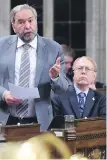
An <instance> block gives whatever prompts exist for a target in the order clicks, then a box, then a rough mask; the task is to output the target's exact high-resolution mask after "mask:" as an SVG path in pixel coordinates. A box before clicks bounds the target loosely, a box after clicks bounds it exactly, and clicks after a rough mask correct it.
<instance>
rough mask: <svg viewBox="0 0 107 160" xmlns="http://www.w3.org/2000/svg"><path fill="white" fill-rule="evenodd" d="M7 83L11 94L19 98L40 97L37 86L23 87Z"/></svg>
mask: <svg viewBox="0 0 107 160" xmlns="http://www.w3.org/2000/svg"><path fill="white" fill-rule="evenodd" d="M8 84H9V90H10V92H11V94H12V95H13V96H15V97H16V98H19V99H29V98H40V95H39V91H38V88H37V87H35V88H24V87H20V86H15V85H14V84H12V83H8Z"/></svg>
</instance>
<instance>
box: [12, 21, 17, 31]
mask: <svg viewBox="0 0 107 160" xmlns="http://www.w3.org/2000/svg"><path fill="white" fill-rule="evenodd" d="M12 28H13V31H14V32H15V33H16V30H15V24H14V23H12Z"/></svg>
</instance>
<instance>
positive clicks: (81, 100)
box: [78, 92, 86, 117]
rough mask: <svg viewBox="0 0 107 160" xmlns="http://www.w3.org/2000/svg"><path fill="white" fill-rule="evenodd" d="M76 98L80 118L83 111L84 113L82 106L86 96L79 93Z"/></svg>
mask: <svg viewBox="0 0 107 160" xmlns="http://www.w3.org/2000/svg"><path fill="white" fill-rule="evenodd" d="M78 97H79V110H80V116H81V117H82V115H83V111H84V106H85V103H84V98H85V97H86V94H85V93H83V92H81V93H79V94H78Z"/></svg>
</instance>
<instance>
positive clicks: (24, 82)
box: [16, 44, 30, 118]
mask: <svg viewBox="0 0 107 160" xmlns="http://www.w3.org/2000/svg"><path fill="white" fill-rule="evenodd" d="M23 48H24V52H23V53H22V55H21V65H20V73H19V86H21V87H29V80H30V58H29V52H28V50H29V48H30V45H27V44H25V45H23ZM16 113H17V116H18V117H21V118H23V117H25V116H26V115H27V114H28V100H24V101H23V102H22V103H21V104H19V105H18V106H17V107H16Z"/></svg>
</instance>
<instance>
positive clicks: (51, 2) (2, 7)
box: [0, 0, 107, 84]
mask: <svg viewBox="0 0 107 160" xmlns="http://www.w3.org/2000/svg"><path fill="white" fill-rule="evenodd" d="M25 3H28V4H29V5H31V6H34V8H35V9H36V10H37V13H38V33H39V35H41V36H46V37H48V38H50V39H54V40H55V41H57V42H59V43H60V44H67V45H70V46H71V47H72V48H74V49H75V52H76V57H81V56H84V55H86V56H90V57H92V58H93V59H94V60H95V61H96V63H97V65H98V76H97V81H99V82H101V83H104V84H106V74H105V73H106V12H107V11H106V6H107V4H106V0H18V1H15V0H0V36H5V35H9V34H14V32H13V30H12V28H11V25H10V17H9V16H10V10H11V9H12V8H13V7H15V6H16V5H19V4H25Z"/></svg>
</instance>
